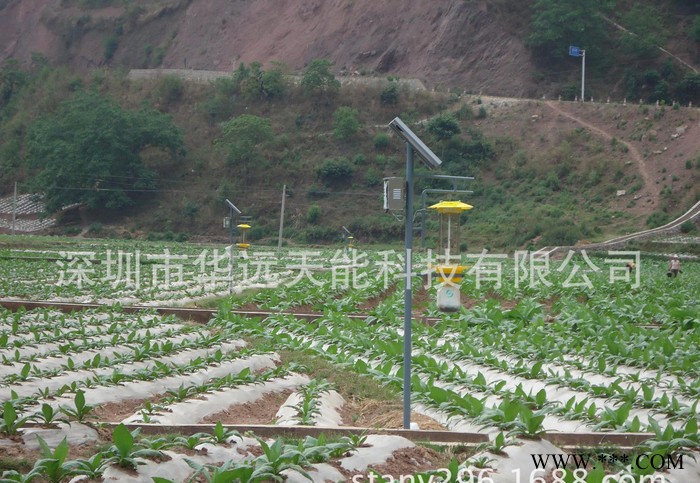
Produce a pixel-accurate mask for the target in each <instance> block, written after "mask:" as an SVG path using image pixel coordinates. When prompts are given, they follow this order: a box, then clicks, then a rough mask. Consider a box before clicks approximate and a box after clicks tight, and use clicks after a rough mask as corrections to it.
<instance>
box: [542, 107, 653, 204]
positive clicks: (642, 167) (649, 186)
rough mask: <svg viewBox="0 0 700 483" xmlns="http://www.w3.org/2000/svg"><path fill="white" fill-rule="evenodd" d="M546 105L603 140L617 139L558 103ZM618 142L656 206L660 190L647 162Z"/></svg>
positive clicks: (632, 147) (636, 152)
mask: <svg viewBox="0 0 700 483" xmlns="http://www.w3.org/2000/svg"><path fill="white" fill-rule="evenodd" d="M545 104H547V106H548V107H549V108H550V109H552V110H553V111H555V112H556V113H557V114H560V115H562V116H564V117H567V118H569V119H571V120H572V121H575V122H577V123H579V124H581V125H582V126H585V127H586V128H588V129H590V130H591V131H593V132H594V133H596V134H598V135H599V136H602V137H603V138H605V139H606V140H608V141H610V140H612V139H613V138H614V137H615V136H613V135H612V134H610V133H609V132H607V131H604V130H602V129H600V128H599V127H597V126H595V125H594V124H591V123H589V122H586V121H584V120H583V119H580V118H578V117H576V116H574V115H573V114H571V113H569V112H566V111H565V110H563V109H562V108H561V107H560V105H559V104H558V102H556V101H547V102H546V103H545ZM618 142H620V143H622V144H624V145H625V146H627V149H628V151H627V152H628V153H629V154H630V156H632V160H633V161H634V162H635V163H636V164H637V168H638V169H639V173H640V174H641V175H642V179H643V180H644V189H645V191H646V193H647V195H648V196H651V198H652V203H651V204H652V206H655V205H656V202H657V200H658V198H659V190H658V188H657V187H656V185H655V184H654V182H653V181H652V179H651V174H650V173H649V168H648V167H647V165H646V162H645V161H644V158H643V157H642V155H641V154H640V153H639V150H638V149H637V148H635V147H634V146H633V145H631V144H630V143H628V142H626V141H623V140H621V139H618Z"/></svg>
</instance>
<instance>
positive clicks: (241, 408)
mask: <svg viewBox="0 0 700 483" xmlns="http://www.w3.org/2000/svg"><path fill="white" fill-rule="evenodd" d="M292 392H293V391H291V390H289V389H287V390H284V391H281V392H268V393H266V394H264V395H263V397H261V398H260V399H258V400H256V401H253V402H248V403H245V404H236V405H235V406H231V407H229V408H227V409H224V410H223V411H221V412H218V413H216V414H212V415H211V416H207V417H206V418H204V420H202V423H212V424H216V423H217V422H219V421H221V423H222V424H275V415H276V414H277V411H278V410H279V408H280V407H281V406H282V405H283V404H284V402H285V401H286V400H287V398H288V397H289V395H290V394H292Z"/></svg>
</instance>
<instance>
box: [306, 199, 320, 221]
mask: <svg viewBox="0 0 700 483" xmlns="http://www.w3.org/2000/svg"><path fill="white" fill-rule="evenodd" d="M320 218H321V207H320V206H318V205H317V204H316V203H314V204H313V205H311V206H309V209H308V211H307V212H306V221H308V222H309V223H311V224H315V223H316V222H318V220H319V219H320Z"/></svg>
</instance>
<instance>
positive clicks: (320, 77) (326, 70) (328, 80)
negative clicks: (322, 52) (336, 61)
mask: <svg viewBox="0 0 700 483" xmlns="http://www.w3.org/2000/svg"><path fill="white" fill-rule="evenodd" d="M332 65H333V63H332V62H331V61H330V60H325V59H315V60H312V61H311V63H309V66H308V67H307V68H306V70H305V71H304V74H303V75H302V78H301V86H302V87H303V88H304V91H305V92H306V93H307V94H309V95H314V94H320V93H323V92H337V91H338V90H339V89H340V82H339V81H338V79H336V78H335V75H334V74H333V72H331V66H332Z"/></svg>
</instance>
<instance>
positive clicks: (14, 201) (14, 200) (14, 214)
mask: <svg viewBox="0 0 700 483" xmlns="http://www.w3.org/2000/svg"><path fill="white" fill-rule="evenodd" d="M15 221H17V181H15V194H14V196H13V197H12V234H13V235H14V234H15Z"/></svg>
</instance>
